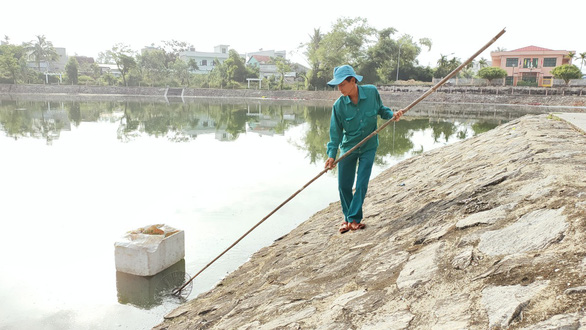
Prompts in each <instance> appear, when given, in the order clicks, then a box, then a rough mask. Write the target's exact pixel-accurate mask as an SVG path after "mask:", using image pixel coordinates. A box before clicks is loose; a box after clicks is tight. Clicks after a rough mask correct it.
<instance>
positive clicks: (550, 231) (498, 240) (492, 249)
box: [478, 208, 568, 256]
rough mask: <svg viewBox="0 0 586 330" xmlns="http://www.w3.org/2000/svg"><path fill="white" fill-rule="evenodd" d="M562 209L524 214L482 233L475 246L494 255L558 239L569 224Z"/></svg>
mask: <svg viewBox="0 0 586 330" xmlns="http://www.w3.org/2000/svg"><path fill="white" fill-rule="evenodd" d="M563 210H564V209H563V208H561V209H557V210H550V209H541V210H536V211H533V212H530V213H528V214H525V215H524V216H523V217H521V219H519V220H518V221H516V222H515V223H513V224H511V225H509V226H507V227H505V228H503V229H499V230H494V231H489V232H486V233H484V234H482V235H481V236H480V243H479V244H478V249H479V250H480V251H481V252H482V253H485V254H488V255H493V256H495V255H503V254H512V253H518V252H527V251H534V250H540V249H543V248H545V247H547V246H548V245H549V244H551V243H553V242H555V241H558V240H559V239H560V238H561V237H562V235H563V233H564V231H565V230H566V228H567V227H568V224H567V222H566V217H565V216H564V215H562V212H563Z"/></svg>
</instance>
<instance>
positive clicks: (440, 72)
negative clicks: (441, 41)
mask: <svg viewBox="0 0 586 330" xmlns="http://www.w3.org/2000/svg"><path fill="white" fill-rule="evenodd" d="M460 64H461V63H460V60H458V59H457V58H456V57H452V59H451V60H448V55H442V54H440V58H439V60H438V61H437V68H436V69H435V73H434V75H433V76H434V77H435V78H443V77H445V76H447V75H448V74H450V72H452V71H454V69H456V68H457V67H458V66H460Z"/></svg>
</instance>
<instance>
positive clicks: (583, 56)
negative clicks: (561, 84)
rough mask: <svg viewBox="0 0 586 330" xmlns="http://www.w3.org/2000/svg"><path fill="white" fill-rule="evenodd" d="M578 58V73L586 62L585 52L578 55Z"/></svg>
mask: <svg viewBox="0 0 586 330" xmlns="http://www.w3.org/2000/svg"><path fill="white" fill-rule="evenodd" d="M578 58H579V59H580V71H582V66H583V65H584V62H586V52H584V53H580V56H579V57H578Z"/></svg>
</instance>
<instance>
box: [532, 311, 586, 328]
mask: <svg viewBox="0 0 586 330" xmlns="http://www.w3.org/2000/svg"><path fill="white" fill-rule="evenodd" d="M581 314H582V315H580V313H571V314H560V315H555V316H553V317H551V318H549V319H547V320H545V321H542V322H539V323H536V324H533V325H531V326H528V327H525V328H521V329H522V330H559V329H562V330H573V329H583V328H584V327H586V322H584V321H586V320H583V321H582V322H581V321H580V318H581V317H582V318H585V317H586V313H581Z"/></svg>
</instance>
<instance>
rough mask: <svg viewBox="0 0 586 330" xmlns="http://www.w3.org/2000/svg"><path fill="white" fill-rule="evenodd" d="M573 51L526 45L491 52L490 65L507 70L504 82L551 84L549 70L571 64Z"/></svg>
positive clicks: (509, 83)
mask: <svg viewBox="0 0 586 330" xmlns="http://www.w3.org/2000/svg"><path fill="white" fill-rule="evenodd" d="M570 53H573V54H575V53H576V52H575V51H567V50H552V49H547V48H543V47H537V46H527V47H523V48H519V49H515V50H512V51H496V52H491V53H490V55H491V57H492V66H494V67H499V68H501V69H503V70H505V71H507V78H506V84H507V85H512V86H517V84H518V83H519V82H520V81H523V82H525V83H529V84H531V83H537V86H552V85H553V76H552V75H551V70H552V69H553V68H555V67H556V66H560V65H564V64H572V58H571V57H569V54H570Z"/></svg>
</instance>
